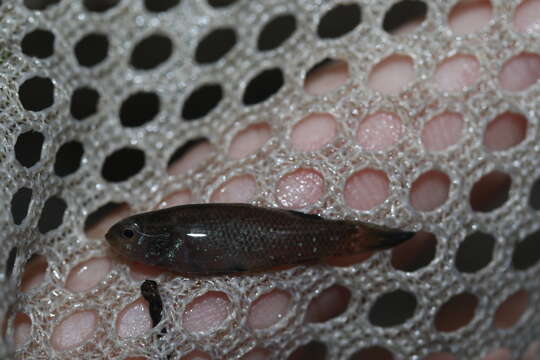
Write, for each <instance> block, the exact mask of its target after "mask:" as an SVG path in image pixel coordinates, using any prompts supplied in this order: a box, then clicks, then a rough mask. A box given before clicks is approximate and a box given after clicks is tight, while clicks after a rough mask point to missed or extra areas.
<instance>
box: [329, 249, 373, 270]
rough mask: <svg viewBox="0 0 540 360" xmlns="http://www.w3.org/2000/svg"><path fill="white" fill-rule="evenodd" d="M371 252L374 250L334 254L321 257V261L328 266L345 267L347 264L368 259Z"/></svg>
mask: <svg viewBox="0 0 540 360" xmlns="http://www.w3.org/2000/svg"><path fill="white" fill-rule="evenodd" d="M373 254H374V252H373V251H370V252H365V253H361V254H356V255H348V256H334V257H329V258H325V259H323V262H325V263H326V264H328V265H330V266H338V267H347V266H352V265H356V264H360V263H362V262H364V261H366V260H368V259H369V258H370V257H371V256H372V255H373Z"/></svg>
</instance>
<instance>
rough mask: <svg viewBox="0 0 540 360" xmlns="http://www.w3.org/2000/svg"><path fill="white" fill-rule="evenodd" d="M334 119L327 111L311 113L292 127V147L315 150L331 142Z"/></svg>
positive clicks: (334, 129)
mask: <svg viewBox="0 0 540 360" xmlns="http://www.w3.org/2000/svg"><path fill="white" fill-rule="evenodd" d="M336 127H337V124H336V120H335V119H334V117H333V116H332V115H330V114H328V113H312V114H309V115H307V116H306V117H304V118H303V119H301V120H300V121H299V122H298V123H296V124H295V125H294V127H293V129H292V133H291V142H292V147H293V149H295V150H298V151H315V150H318V149H320V148H322V147H323V146H325V145H327V144H329V143H331V142H332V140H333V139H334V137H335V135H336Z"/></svg>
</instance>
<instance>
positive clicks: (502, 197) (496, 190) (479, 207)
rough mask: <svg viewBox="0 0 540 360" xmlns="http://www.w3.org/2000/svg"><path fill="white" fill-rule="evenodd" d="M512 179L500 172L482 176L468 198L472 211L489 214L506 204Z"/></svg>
mask: <svg viewBox="0 0 540 360" xmlns="http://www.w3.org/2000/svg"><path fill="white" fill-rule="evenodd" d="M511 185H512V179H511V178H510V176H509V175H508V174H505V173H503V172H501V171H497V170H495V171H492V172H490V173H488V174H486V175H484V176H482V177H481V178H480V179H479V180H478V181H477V182H476V183H475V184H474V185H473V187H472V190H471V194H470V197H469V200H470V203H471V207H472V209H473V211H477V212H490V211H493V210H495V209H497V208H500V207H501V206H503V205H504V203H506V201H507V200H508V197H509V192H510V186H511Z"/></svg>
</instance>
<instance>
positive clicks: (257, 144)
mask: <svg viewBox="0 0 540 360" xmlns="http://www.w3.org/2000/svg"><path fill="white" fill-rule="evenodd" d="M271 135H272V130H271V129H270V126H269V125H268V124H267V123H258V124H253V125H250V126H248V127H247V128H245V129H243V130H240V131H239V132H238V133H237V134H236V135H235V136H234V138H233V140H232V141H231V145H230V146H229V152H228V156H229V157H230V158H232V159H241V158H244V157H246V156H248V155H252V154H254V153H256V152H257V151H258V150H259V149H260V148H261V147H262V146H263V145H264V144H266V142H267V141H268V139H270V136H271Z"/></svg>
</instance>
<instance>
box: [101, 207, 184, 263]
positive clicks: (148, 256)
mask: <svg viewBox="0 0 540 360" xmlns="http://www.w3.org/2000/svg"><path fill="white" fill-rule="evenodd" d="M148 220H149V219H148V218H147V217H144V218H143V217H141V216H140V215H134V216H130V217H128V218H126V219H123V220H121V221H119V222H117V223H116V224H114V225H113V226H112V227H111V228H110V229H109V231H108V232H107V234H105V239H106V240H107V242H108V243H109V244H110V245H111V247H112V248H113V249H114V250H115V251H116V252H117V253H119V254H121V255H123V256H125V257H127V258H129V259H131V260H135V261H139V262H142V263H145V264H148V265H158V266H159V265H161V263H162V262H163V261H164V260H165V259H166V258H167V257H169V256H170V255H171V252H172V251H174V250H175V249H177V248H178V247H179V242H178V241H176V242H175V241H172V236H171V234H170V233H169V232H167V231H166V230H165V229H164V227H163V226H159V224H158V225H156V224H153V223H151V222H149V221H148Z"/></svg>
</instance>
